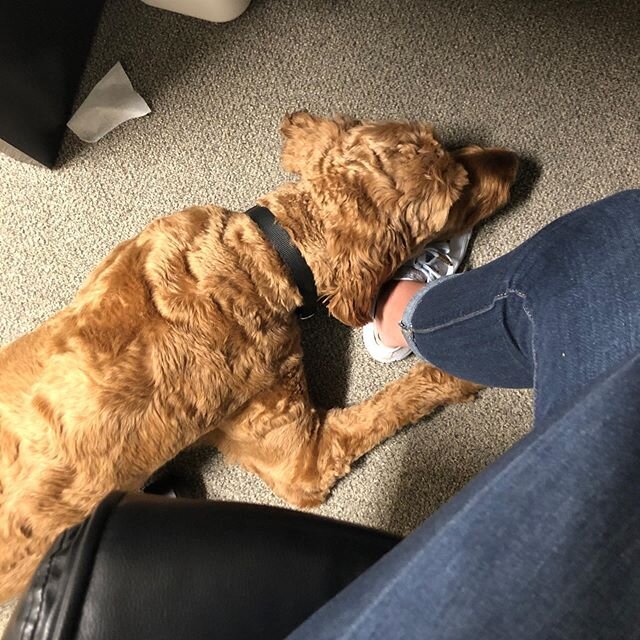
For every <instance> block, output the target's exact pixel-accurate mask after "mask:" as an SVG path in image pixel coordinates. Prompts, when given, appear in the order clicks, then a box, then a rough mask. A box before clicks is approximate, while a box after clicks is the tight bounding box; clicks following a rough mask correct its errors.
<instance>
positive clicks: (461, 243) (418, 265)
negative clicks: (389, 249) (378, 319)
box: [362, 231, 471, 364]
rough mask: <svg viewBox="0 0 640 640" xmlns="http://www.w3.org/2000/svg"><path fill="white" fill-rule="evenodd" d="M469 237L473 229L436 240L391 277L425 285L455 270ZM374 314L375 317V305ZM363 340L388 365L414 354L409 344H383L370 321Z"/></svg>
mask: <svg viewBox="0 0 640 640" xmlns="http://www.w3.org/2000/svg"><path fill="white" fill-rule="evenodd" d="M470 238H471V231H467V232H466V233H463V234H461V235H459V236H455V237H453V238H451V240H449V241H448V242H434V243H432V244H430V245H428V246H427V247H426V249H425V250H424V253H422V254H421V255H419V256H418V257H417V258H413V259H412V260H409V261H408V262H405V263H404V264H403V265H402V266H401V267H400V268H399V269H398V270H397V271H396V273H395V274H394V276H393V278H391V279H392V280H414V281H416V282H424V283H425V284H426V283H427V282H433V281H434V280H437V279H438V278H441V277H442V276H449V275H451V274H453V273H455V272H456V271H457V270H458V269H459V268H460V264H461V263H462V261H463V260H464V256H465V255H466V253H467V248H468V247H469V239H470ZM373 313H374V316H375V307H374V311H373ZM362 340H363V341H364V346H365V348H366V349H367V351H368V352H369V355H370V356H371V357H372V358H373V359H374V360H377V361H378V362H383V363H385V364H388V363H390V362H397V361H398V360H404V359H405V358H406V357H407V356H409V355H411V349H409V347H388V346H387V345H386V344H384V343H383V342H382V340H381V339H380V335H379V334H378V330H377V328H376V325H375V322H370V323H369V324H367V325H365V326H364V327H363V328H362Z"/></svg>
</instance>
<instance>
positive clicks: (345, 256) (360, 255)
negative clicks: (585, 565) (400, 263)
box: [327, 228, 402, 327]
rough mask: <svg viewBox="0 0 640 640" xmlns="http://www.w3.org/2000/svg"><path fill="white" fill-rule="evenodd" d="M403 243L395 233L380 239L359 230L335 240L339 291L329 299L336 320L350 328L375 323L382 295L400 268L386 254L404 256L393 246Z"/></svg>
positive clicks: (333, 255)
mask: <svg viewBox="0 0 640 640" xmlns="http://www.w3.org/2000/svg"><path fill="white" fill-rule="evenodd" d="M382 235H384V236H385V237H382ZM400 242H401V239H400V237H399V236H397V235H395V234H394V233H393V232H392V231H391V230H388V231H384V230H381V232H380V237H379V238H377V239H373V238H372V237H371V234H370V233H368V232H367V231H365V230H364V229H361V230H358V229H356V228H354V229H352V230H351V232H350V233H341V234H337V235H335V236H333V237H332V238H331V241H330V244H329V246H328V253H329V255H330V256H331V262H332V264H333V265H334V266H333V269H332V271H333V278H334V287H335V288H334V290H333V291H331V292H330V294H329V296H328V300H327V309H328V310H329V313H330V314H331V315H332V316H333V317H334V318H336V319H337V320H339V321H340V322H342V323H343V324H346V325H347V326H349V327H362V326H364V325H365V324H367V323H368V322H371V317H372V312H373V304H374V301H375V299H376V296H377V294H378V291H379V289H380V287H381V286H382V284H383V283H384V282H385V281H386V280H388V279H389V278H390V277H391V275H392V273H393V271H394V270H395V267H396V265H395V264H393V263H391V262H390V259H389V255H387V253H386V252H387V251H388V252H389V253H390V254H398V253H400V252H401V251H402V249H401V247H399V246H393V245H394V244H397V245H399V244H400Z"/></svg>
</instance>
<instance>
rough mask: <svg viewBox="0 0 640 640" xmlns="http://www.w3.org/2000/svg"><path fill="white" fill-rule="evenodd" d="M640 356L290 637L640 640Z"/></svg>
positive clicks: (303, 639) (319, 639)
mask: <svg viewBox="0 0 640 640" xmlns="http://www.w3.org/2000/svg"><path fill="white" fill-rule="evenodd" d="M638 416H640V355H636V356H635V358H634V359H633V360H630V361H628V362H627V363H626V364H621V365H620V367H619V368H618V369H617V370H616V371H615V372H612V373H610V374H605V375H604V376H603V377H602V378H601V379H599V380H598V381H594V382H592V383H591V384H590V385H589V388H588V389H584V390H583V393H582V394H579V395H577V396H576V397H575V398H574V402H573V403H572V405H571V406H570V407H567V409H566V411H565V412H564V413H563V414H562V415H560V416H558V418H557V419H555V420H553V421H552V422H550V423H547V422H546V421H544V422H542V423H540V424H539V425H538V428H537V429H536V430H535V431H533V432H532V433H531V434H530V435H528V436H527V437H526V438H525V439H524V440H521V441H520V442H519V443H518V444H516V445H515V446H514V447H513V448H512V449H511V450H510V451H509V452H508V453H507V454H505V455H504V456H502V457H501V458H500V459H499V460H498V461H497V462H496V463H494V464H493V465H492V466H491V467H489V468H488V469H487V470H486V471H485V472H483V473H481V474H480V475H479V476H478V477H477V478H475V479H474V480H473V481H472V482H471V483H470V484H469V485H467V486H466V487H465V488H464V489H463V490H462V491H461V492H460V493H458V494H457V495H456V496H455V497H454V498H453V499H452V500H450V501H449V503H447V504H446V505H445V506H444V507H443V508H442V509H440V510H439V511H438V512H437V513H436V514H435V515H434V516H432V517H431V518H429V519H428V520H427V521H426V523H425V524H423V525H422V526H421V527H419V528H418V529H417V530H416V531H415V532H414V533H412V534H411V535H409V536H408V537H407V538H406V539H405V540H404V541H403V542H401V543H400V544H399V545H398V546H397V547H396V548H395V549H393V550H392V551H391V552H390V553H389V554H387V555H386V556H385V557H384V558H382V560H380V561H379V562H378V563H377V564H375V565H374V566H373V567H372V568H371V569H369V570H368V571H367V572H365V573H364V574H363V575H362V576H360V577H359V578H357V579H356V581H355V582H353V583H352V584H351V585H349V586H348V587H347V588H346V589H345V590H344V591H342V592H341V593H339V594H338V595H337V596H336V597H335V598H334V599H333V600H331V601H330V602H329V603H328V604H327V605H325V606H324V607H323V608H322V609H320V610H319V611H318V612H316V613H315V614H314V615H313V616H312V617H311V618H310V619H309V620H307V621H306V622H305V623H304V624H303V625H302V626H301V627H300V628H299V629H298V630H296V631H295V632H294V633H293V634H292V635H291V636H289V637H290V638H291V639H292V640H307V639H309V640H329V639H331V640H338V639H347V638H348V639H352V640H353V639H362V640H376V639H379V640H396V639H398V640H400V639H402V640H412V639H413V638H428V639H429V640H514V639H516V638H517V639H518V640H549V639H552V638H553V639H555V638H557V639H558V640H560V639H562V640H585V639H586V638H594V639H595V638H597V639H598V640H607V639H611V640H621V639H622V638H624V639H625V640H634V639H637V638H640V571H638V567H640V537H639V532H640V498H639V493H638V492H639V487H640V425H639V417H638Z"/></svg>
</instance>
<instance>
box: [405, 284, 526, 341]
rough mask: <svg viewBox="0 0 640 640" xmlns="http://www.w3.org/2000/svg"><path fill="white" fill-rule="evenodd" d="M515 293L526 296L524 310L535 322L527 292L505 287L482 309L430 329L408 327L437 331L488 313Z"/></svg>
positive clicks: (412, 329)
mask: <svg viewBox="0 0 640 640" xmlns="http://www.w3.org/2000/svg"><path fill="white" fill-rule="evenodd" d="M512 293H515V294H516V295H517V296H518V297H519V298H524V300H525V303H523V305H522V308H523V309H524V312H525V313H526V314H527V317H528V318H529V321H530V322H531V323H532V324H533V317H532V315H531V313H530V311H529V310H528V309H527V308H526V306H525V305H526V301H527V296H526V294H525V293H523V292H522V291H519V290H518V289H505V291H504V292H503V293H498V294H496V296H495V297H494V298H493V300H492V301H491V304H489V305H487V306H485V307H482V309H476V310H475V311H471V312H470V313H465V314H463V315H461V316H457V317H456V318H453V319H451V320H447V322H443V323H441V324H437V325H435V326H433V327H429V328H428V329H416V328H415V327H414V326H413V323H412V325H411V326H410V327H407V329H408V330H409V331H411V332H412V333H419V334H424V333H431V332H433V331H437V330H438V329H446V328H447V327H451V326H453V325H454V324H457V323H458V322H462V321H463V320H469V318H475V317H476V316H479V315H482V314H483V313H486V312H487V311H491V309H493V308H494V307H495V306H496V302H498V301H500V300H505V299H506V298H508V297H509V295H510V294H512Z"/></svg>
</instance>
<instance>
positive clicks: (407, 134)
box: [0, 112, 518, 599]
mask: <svg viewBox="0 0 640 640" xmlns="http://www.w3.org/2000/svg"><path fill="white" fill-rule="evenodd" d="M282 134H283V136H284V146H283V151H282V159H283V165H284V167H285V169H286V170H287V171H291V172H294V173H297V174H299V175H300V178H301V179H300V180H299V181H298V182H294V183H288V184H284V185H282V186H281V187H279V188H278V189H277V190H276V191H274V192H273V193H271V194H269V195H267V196H265V197H264V198H261V199H260V204H262V205H264V206H266V207H268V208H269V209H270V210H271V211H272V212H273V214H274V215H275V217H276V218H277V220H278V221H279V222H280V224H281V225H282V226H283V227H284V229H286V231H287V232H288V234H289V235H290V237H291V240H292V242H293V243H294V245H296V246H297V247H298V249H299V250H300V252H301V253H302V255H303V256H304V258H305V259H306V261H307V262H308V264H309V266H310V268H311V271H312V273H313V276H314V278H315V281H316V285H317V290H318V295H319V296H320V297H321V298H322V299H324V300H325V301H326V304H327V306H328V309H329V312H330V313H331V314H332V315H333V316H335V317H336V318H337V319H338V320H340V321H341V322H343V323H345V324H347V325H350V326H352V327H357V326H360V325H362V324H364V323H366V322H368V321H369V319H370V313H371V309H372V304H373V301H374V299H375V296H376V294H377V291H378V289H379V288H380V286H381V285H382V284H383V283H384V282H385V280H387V279H388V278H389V277H390V276H391V275H392V274H393V272H394V271H395V270H396V269H397V268H398V267H399V266H400V265H401V263H403V262H404V261H405V260H407V259H408V258H409V257H411V256H412V255H413V254H415V253H416V252H417V251H419V250H420V248H421V247H422V246H424V245H425V243H427V242H428V241H431V240H433V239H434V238H437V237H446V236H448V235H451V234H453V233H456V232H458V231H461V230H463V229H468V228H470V227H472V226H473V225H475V224H476V223H478V222H479V221H480V220H482V219H483V218H486V217H487V216H489V215H491V214H492V213H493V212H494V211H495V210H496V209H497V208H498V207H500V206H502V205H503V204H504V203H505V202H506V201H507V198H508V195H509V189H510V186H511V184H512V182H513V180H514V177H515V173H516V169H517V164H518V163H517V159H516V157H515V155H514V154H512V153H511V152H509V151H506V150H504V149H481V148H480V147H467V148H466V149H463V150H461V151H458V152H453V153H448V152H447V151H445V150H444V149H443V148H442V147H441V146H440V144H439V143H438V142H437V140H436V139H435V138H434V136H433V132H432V129H431V128H430V127H429V126H427V125H425V124H420V123H392V122H382V123H376V122H359V121H354V120H350V119H347V118H343V117H336V118H334V119H324V118H319V117H315V116H312V115H310V114H309V113H307V112H299V113H295V114H293V115H291V116H288V117H286V118H285V120H284V123H283V125H282ZM300 304H301V295H300V293H299V291H298V289H297V288H296V286H295V285H294V283H293V280H292V279H291V275H290V273H289V271H288V270H287V268H286V267H285V265H284V264H283V263H282V261H281V259H280V257H279V255H278V254H277V253H276V251H275V250H274V248H273V247H272V245H271V244H270V243H269V242H267V241H266V240H265V238H264V236H263V235H262V233H261V232H260V231H259V229H258V227H257V226H256V224H255V223H254V222H253V221H252V220H251V219H250V218H249V217H248V216H247V215H246V214H245V213H237V212H233V211H228V210H226V209H222V208H220V207H214V206H207V207H194V208H191V209H187V210H186V211H182V212H180V213H176V214H174V215H171V216H169V217H166V218H161V219H159V220H156V221H154V222H153V223H151V224H150V225H149V226H148V227H147V228H146V229H144V230H143V231H142V233H140V235H138V236H137V237H135V238H133V239H131V240H128V241H126V242H124V243H122V244H121V245H119V246H118V247H117V248H116V249H115V250H114V251H113V252H112V253H111V255H109V256H108V257H107V258H106V259H105V260H104V261H103V262H102V263H101V264H100V265H99V266H98V268H97V269H96V270H95V271H94V272H93V273H92V274H91V276H90V277H89V279H88V281H87V282H86V284H85V285H84V287H83V288H82V289H81V290H80V292H79V293H78V295H77V297H76V298H75V300H74V301H73V302H72V304H71V305H69V306H68V307H67V308H66V309H63V310H62V311H60V312H59V313H58V314H57V315H55V316H54V317H52V318H51V319H50V320H48V321H47V322H46V323H45V324H43V325H42V326H41V327H39V328H37V329H36V330H35V331H33V332H32V333H29V334H28V335H25V336H24V337H22V338H20V339H19V340H17V341H16V342H14V343H12V344H9V345H7V346H5V347H3V348H2V350H0V376H1V377H0V599H5V598H7V597H10V596H12V595H14V594H16V593H18V592H19V591H20V590H21V589H22V588H24V586H25V583H26V581H27V580H28V578H29V576H30V574H31V572H32V571H33V570H34V568H35V566H36V564H37V562H38V561H39V560H40V558H41V557H42V555H43V554H44V552H45V551H46V549H47V548H48V546H49V545H50V543H51V542H52V540H53V539H54V538H55V536H56V535H57V534H59V533H60V532H61V531H62V530H63V529H65V528H66V527H68V526H70V525H73V524H75V523H77V522H78V521H80V520H81V519H83V518H84V517H85V516H86V515H87V514H88V513H89V512H90V511H91V510H92V509H93V507H95V505H96V503H97V502H98V501H99V500H100V499H101V498H102V497H103V496H104V495H105V494H107V493H108V492H109V491H111V490H113V489H124V490H131V489H136V488H139V487H140V486H141V484H142V483H143V482H144V481H145V479H146V478H147V477H148V476H149V475H150V474H152V473H153V472H154V471H155V470H156V469H158V468H159V467H160V466H161V465H163V464H164V463H166V462H167V461H168V460H170V459H171V458H172V457H174V456H175V455H176V454H177V453H178V452H179V451H181V450H182V449H184V448H185V447H188V446H190V445H193V444H195V443H196V442H200V443H202V442H205V441H206V442H208V443H213V444H214V445H215V446H217V447H218V449H219V450H220V451H222V452H223V453H224V455H225V456H226V458H227V459H228V460H231V461H233V462H236V463H239V464H241V465H243V466H244V467H246V468H247V469H249V470H251V471H253V472H254V473H256V474H258V475H259V476H260V477H261V478H262V479H263V480H264V481H265V482H266V483H267V484H268V485H269V486H270V487H271V488H272V489H273V491H274V492H275V493H276V494H277V495H279V496H281V497H282V498H284V499H285V500H287V501H288V502H290V503H291V504H294V505H297V506H300V507H308V506H312V505H317V504H319V503H321V502H322V501H323V500H324V499H325V498H326V497H327V494H328V493H329V491H330V490H331V487H332V486H333V484H334V483H335V482H336V479H338V478H340V477H341V476H343V475H344V474H346V473H347V472H348V471H349V467H350V465H351V464H352V462H353V461H354V460H356V459H357V458H359V457H360V456H362V455H363V454H364V453H366V452H367V451H369V450H370V449H371V448H372V447H374V446H375V445H377V444H378V443H380V442H382V441H383V440H384V439H385V438H388V437H389V436H391V435H392V434H393V433H395V432H396V431H397V430H398V429H399V428H400V427H402V426H403V425H406V424H408V423H411V422H413V421H416V420H417V419H419V418H420V417H421V416H423V415H425V414H427V413H428V412H430V411H431V410H432V409H434V408H435V407H437V406H438V405H442V404H446V403H451V402H458V401H464V400H467V399H470V398H472V397H473V394H474V393H475V392H476V391H477V390H478V387H477V385H474V384H471V383H468V382H465V381H463V380H459V379H456V378H453V377H452V376H449V375H447V374H445V373H443V372H442V371H440V370H438V369H435V368H433V367H430V366H428V365H426V364H418V365H416V367H415V368H414V369H412V370H411V371H410V372H409V374H408V379H407V378H404V379H402V380H400V381H397V382H394V383H392V384H390V385H388V386H387V387H385V388H384V389H383V390H382V391H380V392H379V393H377V394H376V395H375V396H373V397H372V398H370V399H369V400H367V401H366V402H363V403H361V404H359V405H357V406H353V407H349V408H347V409H332V410H330V411H327V412H321V411H319V410H317V409H316V408H314V407H313V406H312V404H311V402H310V400H309V395H308V392H307V383H306V380H305V374H304V371H303V365H302V350H301V346H300V331H299V328H298V323H297V319H296V315H295V313H294V312H295V310H296V308H297V307H298V306H299V305H300Z"/></svg>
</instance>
